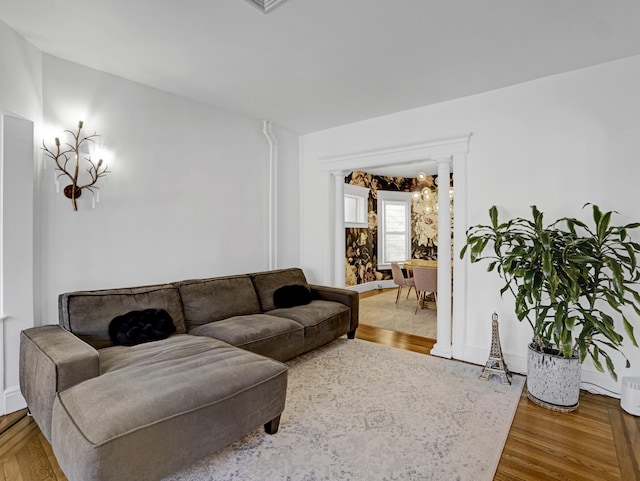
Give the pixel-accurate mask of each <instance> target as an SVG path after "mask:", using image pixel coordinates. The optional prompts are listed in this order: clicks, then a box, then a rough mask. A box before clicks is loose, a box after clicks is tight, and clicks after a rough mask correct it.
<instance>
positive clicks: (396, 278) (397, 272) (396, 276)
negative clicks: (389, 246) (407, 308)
mask: <svg viewBox="0 0 640 481" xmlns="http://www.w3.org/2000/svg"><path fill="white" fill-rule="evenodd" d="M391 275H392V276H393V283H394V284H396V285H397V286H398V294H397V295H396V307H398V299H400V293H401V292H402V288H403V287H404V286H409V291H408V292H407V299H409V294H411V288H412V287H413V288H415V284H414V282H413V277H405V276H404V274H403V273H402V269H401V268H400V265H399V264H398V263H397V262H392V263H391Z"/></svg>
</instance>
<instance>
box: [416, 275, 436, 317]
mask: <svg viewBox="0 0 640 481" xmlns="http://www.w3.org/2000/svg"><path fill="white" fill-rule="evenodd" d="M413 280H414V283H415V284H414V285H415V288H416V293H417V294H418V302H417V304H416V312H414V314H417V313H418V307H421V308H422V307H424V303H425V300H426V298H427V294H430V293H433V296H434V297H435V300H436V309H437V308H438V268H437V267H414V268H413Z"/></svg>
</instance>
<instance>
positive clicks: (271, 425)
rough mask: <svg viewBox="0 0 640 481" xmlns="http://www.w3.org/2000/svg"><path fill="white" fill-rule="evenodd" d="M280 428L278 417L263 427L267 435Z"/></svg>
mask: <svg viewBox="0 0 640 481" xmlns="http://www.w3.org/2000/svg"><path fill="white" fill-rule="evenodd" d="M279 427H280V416H278V417H276V418H273V419H272V420H271V421H269V422H268V423H266V424H265V425H264V432H265V433H267V434H275V433H277V432H278V428H279Z"/></svg>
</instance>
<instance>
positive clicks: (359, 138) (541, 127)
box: [300, 57, 640, 392]
mask: <svg viewBox="0 0 640 481" xmlns="http://www.w3.org/2000/svg"><path fill="white" fill-rule="evenodd" d="M639 82H640V57H633V58H629V59H624V60H620V61H617V62H612V63H608V64H603V65H600V66H596V67H593V68H588V69H583V70H579V71H575V72H571V73H568V74H563V75H557V76H553V77H548V78H544V79H540V80H536V81H532V82H528V83H524V84H520V85H516V86H513V87H508V88H504V89H500V90H496V91H492V92H488V93H485V94H481V95H475V96H471V97H466V98H461V99H457V100H454V101H450V102H445V103H442V104H438V105H434V106H429V107H424V108H418V109H413V110H409V111H405V112H400V113H397V114H393V115H388V116H384V117H379V118H374V119H370V120H367V121H363V122H358V123H354V124H349V125H346V126H343V127H338V128H334V129H330V130H325V131H321V132H316V133H313V134H309V135H306V136H303V137H302V138H301V142H300V144H301V178H302V182H301V196H302V199H301V203H302V216H301V233H302V235H301V262H302V267H303V268H304V269H305V271H306V272H308V273H309V276H310V277H311V279H312V281H314V282H324V283H331V281H332V277H331V266H332V264H333V261H332V243H333V237H332V233H331V230H332V229H331V224H332V222H333V221H332V218H331V217H332V197H331V179H330V178H329V177H330V176H329V174H328V173H327V172H326V169H323V166H322V164H321V162H320V161H319V159H322V158H326V157H333V156H341V155H348V154H350V153H356V152H363V151H371V150H382V149H385V148H392V147H396V146H399V145H410V144H419V143H422V142H428V141H431V140H436V139H440V138H446V137H453V136H455V135H459V134H464V133H467V132H472V133H473V136H472V137H471V142H470V153H469V156H468V172H467V179H468V192H467V193H468V199H469V202H468V206H467V209H468V223H469V225H473V224H478V223H487V222H488V214H487V211H488V209H489V207H490V206H491V205H493V204H495V205H497V206H498V207H499V208H500V210H501V212H503V215H504V216H505V217H506V216H513V215H527V214H528V212H529V206H530V205H531V204H533V203H535V204H537V205H538V207H539V208H540V209H541V210H543V211H544V212H546V213H547V214H548V217H549V218H554V217H557V216H561V215H571V216H577V215H581V207H582V205H583V204H584V203H585V202H593V203H597V204H599V205H600V206H601V207H602V208H603V209H607V210H609V209H615V210H618V211H619V212H620V214H621V215H620V216H619V217H618V219H617V220H618V222H621V223H622V222H627V221H635V220H638V219H640V212H639V211H638V209H637V206H638V205H640V190H639V189H638V188H637V185H636V184H637V179H638V178H640V162H638V153H637V141H636V139H637V136H638V133H639V132H640V115H638V112H640V91H638V89H637V85H638V83H639ZM637 237H640V236H637ZM467 270H468V284H467V298H466V305H467V308H466V315H463V314H460V316H463V317H464V318H459V319H456V320H455V321H454V322H464V323H466V331H465V333H466V334H465V351H464V352H465V353H464V355H463V356H462V357H463V358H464V359H465V360H468V361H472V362H476V363H481V364H484V362H485V361H486V358H487V356H488V350H489V347H490V344H491V324H490V316H491V313H492V312H493V311H494V310H495V311H497V312H498V314H500V320H501V324H500V335H501V340H502V348H503V351H504V353H505V357H506V358H507V361H509V363H510V364H511V367H512V368H513V369H514V370H519V371H522V370H524V369H525V355H526V350H525V346H526V343H527V342H528V341H529V340H530V336H531V334H530V330H529V329H528V326H526V325H520V324H518V323H517V322H516V321H515V320H514V315H513V314H512V309H511V302H510V300H509V299H506V298H505V299H504V300H502V299H500V296H499V294H498V290H499V286H500V284H499V279H498V278H497V276H495V275H494V274H488V273H486V266H481V265H473V266H468V269H467ZM632 318H633V319H634V321H635V325H636V326H637V330H638V331H637V332H638V335H637V336H636V337H639V336H640V322H638V319H637V317H636V316H632ZM625 354H626V355H627V357H628V358H629V359H630V360H631V362H632V368H631V369H629V370H626V369H624V363H623V362H622V360H621V358H620V357H616V366H617V370H618V374H619V376H620V377H622V376H624V375H631V374H632V373H635V374H636V375H637V373H638V372H639V370H640V349H637V348H633V347H631V346H629V345H628V343H627V347H625ZM594 372H595V370H594V368H593V367H592V366H589V365H588V364H585V366H584V370H583V381H590V382H596V383H597V384H599V385H600V386H604V387H605V388H606V389H610V390H612V391H616V392H619V390H620V385H619V383H618V384H616V383H614V382H613V381H612V380H610V378H609V377H608V375H606V374H605V375H599V374H594ZM584 387H586V388H588V387H590V386H588V385H584Z"/></svg>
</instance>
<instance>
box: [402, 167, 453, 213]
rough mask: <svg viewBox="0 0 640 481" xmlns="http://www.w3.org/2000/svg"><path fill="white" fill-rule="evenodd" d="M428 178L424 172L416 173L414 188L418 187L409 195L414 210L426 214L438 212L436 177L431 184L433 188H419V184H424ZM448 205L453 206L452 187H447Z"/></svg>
mask: <svg viewBox="0 0 640 481" xmlns="http://www.w3.org/2000/svg"><path fill="white" fill-rule="evenodd" d="M427 178H428V176H427V174H425V173H424V172H418V173H417V175H416V186H417V187H418V188H417V189H416V190H414V191H413V192H412V193H411V198H412V199H413V203H414V206H415V208H417V209H419V210H422V211H423V212H425V213H426V214H430V213H435V212H438V177H436V178H435V180H434V181H433V183H434V184H435V187H433V188H431V187H430V186H424V187H422V188H420V184H424V183H425V181H426V180H427ZM449 204H450V206H453V187H452V186H449Z"/></svg>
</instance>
